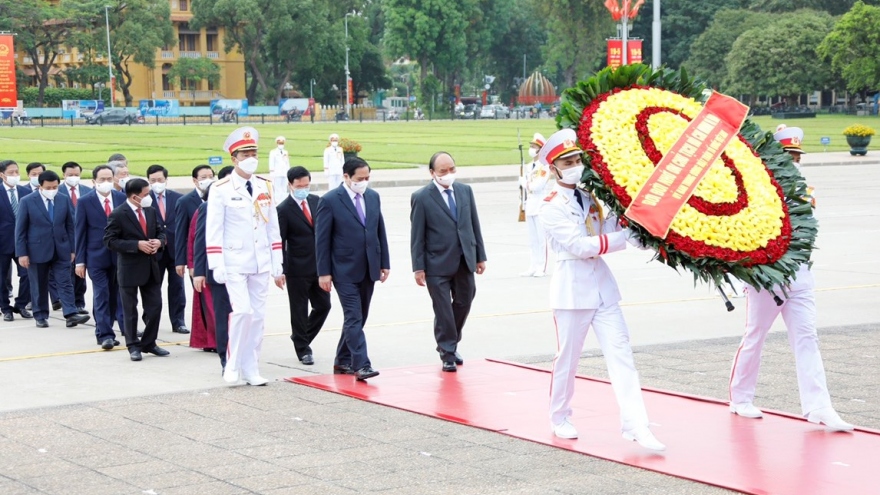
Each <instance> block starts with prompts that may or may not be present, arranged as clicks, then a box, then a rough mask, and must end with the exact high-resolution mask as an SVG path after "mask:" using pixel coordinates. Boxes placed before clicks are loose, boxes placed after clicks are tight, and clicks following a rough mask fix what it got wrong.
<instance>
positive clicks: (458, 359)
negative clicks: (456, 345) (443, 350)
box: [455, 351, 464, 366]
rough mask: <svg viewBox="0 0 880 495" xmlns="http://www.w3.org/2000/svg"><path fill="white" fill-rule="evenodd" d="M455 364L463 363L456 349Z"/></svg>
mask: <svg viewBox="0 0 880 495" xmlns="http://www.w3.org/2000/svg"><path fill="white" fill-rule="evenodd" d="M455 364H457V365H459V366H461V365H462V364H464V358H463V357H461V354H459V353H458V351H455Z"/></svg>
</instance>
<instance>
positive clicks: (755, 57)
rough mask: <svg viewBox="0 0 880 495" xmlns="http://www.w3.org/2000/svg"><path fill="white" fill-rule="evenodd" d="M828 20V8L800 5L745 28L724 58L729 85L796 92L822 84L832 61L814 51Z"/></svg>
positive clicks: (746, 90)
mask: <svg viewBox="0 0 880 495" xmlns="http://www.w3.org/2000/svg"><path fill="white" fill-rule="evenodd" d="M833 26H834V19H833V18H832V17H831V16H830V15H828V14H827V13H824V12H816V11H812V10H803V11H798V12H796V13H793V14H791V15H787V16H785V17H783V18H781V19H779V20H777V21H776V22H774V23H773V24H770V25H769V26H766V27H760V28H753V29H750V30H748V31H746V32H744V33H743V34H742V35H740V37H739V38H737V40H736V42H734V44H733V48H732V49H731V51H730V53H729V54H728V55H727V57H726V58H725V61H726V62H727V64H728V66H729V68H730V78H729V82H730V85H729V91H730V92H733V93H739V94H748V95H752V96H755V95H768V96H785V97H796V96H797V95H800V94H803V93H806V92H808V91H814V90H817V89H824V88H826V87H827V86H828V83H829V81H831V67H830V66H829V65H828V64H826V63H825V62H824V61H823V60H821V59H820V58H819V57H816V47H817V46H819V44H820V43H821V42H822V40H823V39H825V37H826V36H827V35H828V33H830V32H831V29H832V28H833Z"/></svg>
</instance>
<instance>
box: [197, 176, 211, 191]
mask: <svg viewBox="0 0 880 495" xmlns="http://www.w3.org/2000/svg"><path fill="white" fill-rule="evenodd" d="M213 182H214V178H213V177H212V178H210V179H202V180H200V181H199V190H200V191H202V192H204V191H205V190H207V189H208V186H210V185H211V184H212V183H213Z"/></svg>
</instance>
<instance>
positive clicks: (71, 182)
mask: <svg viewBox="0 0 880 495" xmlns="http://www.w3.org/2000/svg"><path fill="white" fill-rule="evenodd" d="M64 182H65V183H67V185H68V186H70V187H76V186H77V184H79V176H78V175H71V176H68V177H65V178H64Z"/></svg>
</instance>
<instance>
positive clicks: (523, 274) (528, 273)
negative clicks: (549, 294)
mask: <svg viewBox="0 0 880 495" xmlns="http://www.w3.org/2000/svg"><path fill="white" fill-rule="evenodd" d="M534 274H535V270H534V269H533V268H529V269H528V270H526V271H524V272H522V273H520V274H519V276H520V277H531V276H532V275H534Z"/></svg>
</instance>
